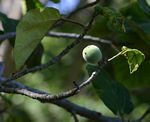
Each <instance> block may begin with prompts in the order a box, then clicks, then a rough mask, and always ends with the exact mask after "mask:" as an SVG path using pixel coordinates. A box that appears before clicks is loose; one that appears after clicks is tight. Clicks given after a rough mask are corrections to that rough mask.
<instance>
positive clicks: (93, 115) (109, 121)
mask: <svg viewBox="0 0 150 122" xmlns="http://www.w3.org/2000/svg"><path fill="white" fill-rule="evenodd" d="M0 92H4V93H12V94H21V95H26V96H28V97H30V98H33V99H36V100H39V101H41V102H44V103H53V104H55V105H57V106H60V107H61V108H64V109H66V110H67V111H70V112H71V111H74V112H75V113H76V114H78V115H80V116H83V117H86V118H88V119H91V120H95V121H97V122H120V121H119V120H118V119H117V118H111V117H106V116H103V115H102V114H101V113H99V112H96V111H92V110H89V109H87V108H84V107H81V106H78V105H76V104H74V103H71V102H70V101H68V100H65V99H64V100H50V99H48V97H47V96H49V94H48V93H46V92H44V91H40V90H37V89H33V88H29V87H27V86H25V85H23V84H21V83H17V82H10V84H9V85H7V86H1V87H0ZM43 96H45V97H44V98H43Z"/></svg>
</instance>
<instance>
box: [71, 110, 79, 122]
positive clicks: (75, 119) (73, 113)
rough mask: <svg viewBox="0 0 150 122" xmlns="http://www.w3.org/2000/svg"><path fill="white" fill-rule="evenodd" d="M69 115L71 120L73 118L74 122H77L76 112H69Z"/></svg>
mask: <svg viewBox="0 0 150 122" xmlns="http://www.w3.org/2000/svg"><path fill="white" fill-rule="evenodd" d="M71 115H72V116H73V118H74V122H79V120H78V117H77V115H76V112H74V111H71Z"/></svg>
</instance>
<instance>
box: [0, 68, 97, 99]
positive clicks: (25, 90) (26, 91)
mask: <svg viewBox="0 0 150 122" xmlns="http://www.w3.org/2000/svg"><path fill="white" fill-rule="evenodd" d="M98 73H99V71H97V72H93V73H92V75H91V76H90V77H89V78H88V79H87V80H86V81H84V82H82V83H81V84H80V85H78V86H75V88H73V89H71V90H68V91H66V92H62V93H59V94H56V95H53V94H48V93H47V94H45V93H44V94H37V93H35V92H30V90H31V88H30V87H27V86H24V85H23V84H20V83H18V82H14V81H10V82H8V83H7V84H5V85H2V86H1V88H3V87H4V86H5V87H6V85H7V87H8V88H9V90H10V89H11V90H12V91H19V94H22V95H26V96H32V98H35V99H38V98H40V99H43V100H44V99H46V100H49V101H51V100H58V99H64V98H68V97H71V96H73V95H76V94H77V93H79V91H80V90H81V89H82V88H84V87H85V86H87V85H88V84H90V83H91V82H92V81H93V80H94V79H95V77H96V76H97V75H98ZM3 80H4V79H3ZM8 88H5V90H6V91H7V89H8Z"/></svg>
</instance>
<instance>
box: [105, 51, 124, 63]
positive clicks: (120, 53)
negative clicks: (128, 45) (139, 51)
mask: <svg viewBox="0 0 150 122" xmlns="http://www.w3.org/2000/svg"><path fill="white" fill-rule="evenodd" d="M120 55H122V51H121V52H119V53H118V54H117V55H114V56H113V57H111V58H109V59H108V61H111V60H113V59H115V58H116V57H118V56H120Z"/></svg>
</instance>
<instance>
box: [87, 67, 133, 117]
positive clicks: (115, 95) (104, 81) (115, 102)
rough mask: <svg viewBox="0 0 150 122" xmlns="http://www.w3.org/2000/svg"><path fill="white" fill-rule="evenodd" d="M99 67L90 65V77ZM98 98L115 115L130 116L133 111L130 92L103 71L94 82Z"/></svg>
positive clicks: (88, 69) (88, 68)
mask: <svg viewBox="0 0 150 122" xmlns="http://www.w3.org/2000/svg"><path fill="white" fill-rule="evenodd" d="M98 68H99V67H96V66H93V65H90V64H88V65H87V66H86V69H87V71H88V73H89V75H91V74H92V72H94V71H95V70H98ZM92 83H93V87H94V88H95V90H96V92H97V94H98V96H99V97H100V98H101V99H102V101H103V102H104V104H105V105H106V106H107V107H108V108H109V109H110V110H111V111H112V112H113V113H114V114H116V115H117V114H120V115H123V114H129V113H130V112H131V111H132V110H133V104H132V102H131V100H130V96H129V92H128V90H127V89H126V88H125V87H124V86H123V85H122V84H121V83H119V82H117V81H114V80H112V79H111V77H110V76H109V74H108V73H107V72H105V71H104V70H101V71H100V73H99V74H98V76H97V77H96V78H95V80H94V81H93V82H92Z"/></svg>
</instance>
